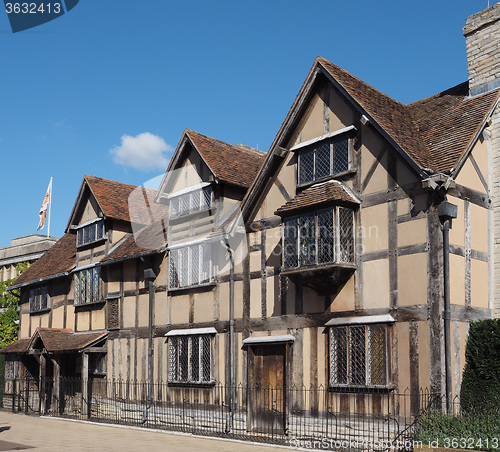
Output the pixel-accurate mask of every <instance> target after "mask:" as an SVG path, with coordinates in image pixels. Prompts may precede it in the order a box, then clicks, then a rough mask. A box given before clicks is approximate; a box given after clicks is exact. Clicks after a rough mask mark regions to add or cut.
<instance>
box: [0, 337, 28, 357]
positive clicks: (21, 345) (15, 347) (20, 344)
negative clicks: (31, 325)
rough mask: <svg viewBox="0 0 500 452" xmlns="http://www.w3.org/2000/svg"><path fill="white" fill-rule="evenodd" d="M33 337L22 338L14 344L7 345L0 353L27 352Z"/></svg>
mask: <svg viewBox="0 0 500 452" xmlns="http://www.w3.org/2000/svg"><path fill="white" fill-rule="evenodd" d="M30 342H31V339H20V340H18V341H16V342H14V343H13V344H10V345H7V347H4V348H2V349H1V350H0V353H5V354H8V353H12V354H19V353H26V352H27V351H28V346H29V345H30Z"/></svg>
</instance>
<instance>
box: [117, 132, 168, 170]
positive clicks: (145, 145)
mask: <svg viewBox="0 0 500 452" xmlns="http://www.w3.org/2000/svg"><path fill="white" fill-rule="evenodd" d="M121 140H122V143H121V145H120V146H115V147H114V148H113V149H111V150H110V151H109V152H110V153H111V155H112V157H113V161H114V162H115V163H117V164H118V165H122V166H128V167H131V168H134V169H138V170H153V169H161V170H165V169H166V168H167V165H168V159H167V157H166V156H165V153H167V152H171V151H172V150H173V148H172V146H169V145H168V144H167V143H165V141H164V140H163V138H162V137H159V136H158V135H153V134H152V133H149V132H144V133H140V134H139V135H136V136H135V137H132V136H130V135H123V136H122V138H121Z"/></svg>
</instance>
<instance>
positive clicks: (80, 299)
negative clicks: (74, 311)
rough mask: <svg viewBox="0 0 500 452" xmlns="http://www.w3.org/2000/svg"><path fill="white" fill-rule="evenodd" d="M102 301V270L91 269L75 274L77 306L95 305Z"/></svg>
mask: <svg viewBox="0 0 500 452" xmlns="http://www.w3.org/2000/svg"><path fill="white" fill-rule="evenodd" d="M100 299H101V268H100V267H91V268H86V269H84V270H80V271H79V272H77V273H76V274H75V305H82V304H87V303H95V302H97V301H100Z"/></svg>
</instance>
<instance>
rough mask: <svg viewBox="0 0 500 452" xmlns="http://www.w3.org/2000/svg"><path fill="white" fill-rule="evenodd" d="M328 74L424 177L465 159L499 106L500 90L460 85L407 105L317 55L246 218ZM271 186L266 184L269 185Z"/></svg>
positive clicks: (248, 200) (247, 203)
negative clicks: (472, 90)
mask: <svg viewBox="0 0 500 452" xmlns="http://www.w3.org/2000/svg"><path fill="white" fill-rule="evenodd" d="M324 78H326V79H327V80H328V81H329V82H330V83H332V84H333V86H334V87H335V88H336V89H337V91H338V92H340V93H341V94H342V95H343V96H344V97H345V99H346V100H347V101H348V102H349V103H350V104H351V105H352V106H353V107H354V108H355V109H356V110H357V111H358V113H359V115H360V117H361V116H365V119H366V120H367V121H368V122H369V123H370V124H371V125H372V126H373V127H374V128H375V129H376V130H378V132H379V133H380V134H381V135H382V136H383V137H384V138H385V139H386V140H387V141H388V142H389V143H390V144H391V145H392V147H393V148H394V149H395V150H396V151H397V152H398V153H399V155H400V156H401V157H402V158H403V159H404V160H405V161H406V162H407V163H408V164H409V165H410V167H411V168H412V169H413V171H414V172H415V173H416V174H418V176H419V177H420V178H422V179H424V178H427V177H428V175H429V174H432V173H434V172H450V171H451V170H453V169H454V168H457V166H459V164H460V162H462V161H464V159H465V158H466V156H467V154H468V151H469V150H470V149H471V147H472V145H473V144H474V142H475V140H476V139H477V137H478V136H479V134H480V132H481V130H482V128H483V127H484V124H485V122H486V120H487V118H488V117H489V115H490V114H491V112H492V111H493V109H494V108H495V105H496V103H497V102H498V99H499V92H500V90H496V91H493V92H490V93H487V94H484V95H482V96H477V97H474V98H469V97H468V85H467V83H466V84H462V85H459V86H458V87H455V88H452V89H451V90H448V91H445V92H444V93H440V94H437V95H436V96H433V97H431V98H428V99H424V100H422V101H418V102H415V103H412V104H409V105H404V104H402V103H400V102H398V101H396V100H394V99H392V98H391V97H390V96H387V95H386V94H384V93H382V92H380V91H378V90H377V89H375V88H373V87H372V86H370V85H369V84H367V83H365V82H363V81H362V80H360V79H358V78H357V77H355V76H354V75H352V74H350V73H349V72H347V71H345V70H344V69H342V68H340V67H339V66H336V65H334V64H332V63H331V62H329V61H327V60H325V59H324V58H321V57H318V58H316V60H315V62H314V64H313V66H312V68H311V70H310V72H309V74H308V76H307V78H306V80H305V82H304V84H303V85H302V87H301V89H300V91H299V93H298V95H297V97H296V98H295V100H294V102H293V104H292V107H291V108H290V111H289V113H288V115H287V116H286V118H285V120H284V122H283V124H282V126H281V128H280V130H279V131H278V134H277V135H276V138H275V139H274V141H273V144H272V145H271V148H270V151H269V152H268V154H267V157H266V161H265V162H264V164H263V166H262V170H261V171H260V174H259V175H258V176H257V178H256V179H255V181H254V183H253V185H252V187H251V188H250V189H249V190H248V192H247V194H246V196H245V199H244V200H243V205H242V211H243V215H244V218H245V219H246V220H247V219H248V218H249V217H251V216H252V215H253V213H254V212H255V209H256V208H257V207H256V206H257V205H258V204H259V200H260V199H262V197H263V196H265V195H264V192H266V191H267V189H268V188H269V181H270V180H271V177H272V175H273V174H274V172H275V171H277V170H278V168H279V167H280V165H281V162H282V159H283V157H284V155H285V152H286V146H287V143H288V142H289V140H290V138H291V136H292V134H293V132H294V129H295V127H296V125H297V124H298V123H299V121H300V120H301V117H302V115H303V114H304V112H305V110H306V108H307V105H308V104H309V102H310V100H311V99H312V98H313V96H314V94H315V93H316V92H318V90H319V88H320V87H321V84H322V83H323V82H322V80H324ZM266 187H267V188H266Z"/></svg>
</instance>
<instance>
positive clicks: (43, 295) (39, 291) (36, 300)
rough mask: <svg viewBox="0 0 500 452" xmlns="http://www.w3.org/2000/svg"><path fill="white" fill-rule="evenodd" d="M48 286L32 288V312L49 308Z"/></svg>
mask: <svg viewBox="0 0 500 452" xmlns="http://www.w3.org/2000/svg"><path fill="white" fill-rule="evenodd" d="M48 307H49V306H48V295H47V286H40V287H36V288H34V289H31V290H30V312H39V311H45V310H46V309H48Z"/></svg>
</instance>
